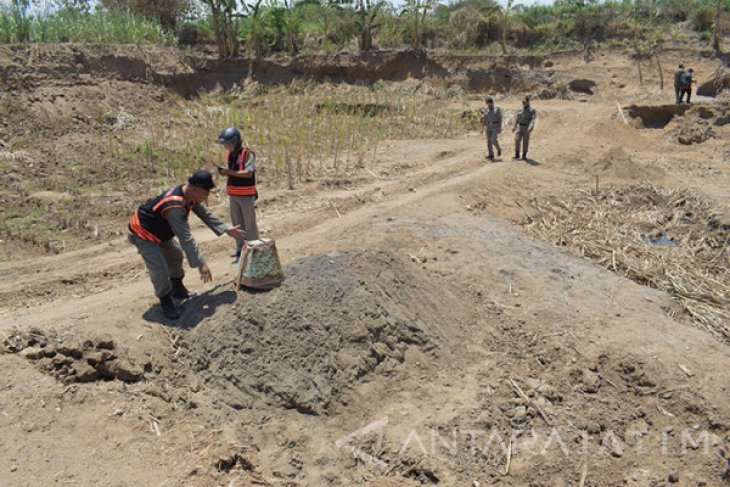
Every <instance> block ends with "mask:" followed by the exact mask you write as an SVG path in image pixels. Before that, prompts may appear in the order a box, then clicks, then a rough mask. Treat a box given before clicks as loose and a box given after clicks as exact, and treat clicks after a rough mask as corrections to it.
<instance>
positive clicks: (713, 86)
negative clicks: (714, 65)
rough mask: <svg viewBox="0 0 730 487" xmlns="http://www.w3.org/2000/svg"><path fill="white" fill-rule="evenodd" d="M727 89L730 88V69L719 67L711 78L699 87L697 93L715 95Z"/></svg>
mask: <svg viewBox="0 0 730 487" xmlns="http://www.w3.org/2000/svg"><path fill="white" fill-rule="evenodd" d="M727 89H730V71H728V70H726V69H723V68H718V69H717V71H715V74H714V75H713V76H712V77H711V78H710V79H709V80H707V81H706V82H705V83H702V84H701V85H700V86H698V87H697V94H698V95H700V96H712V97H715V96H718V95H720V94H721V93H722V92H723V91H725V90H727Z"/></svg>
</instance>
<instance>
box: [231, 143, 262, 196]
mask: <svg viewBox="0 0 730 487" xmlns="http://www.w3.org/2000/svg"><path fill="white" fill-rule="evenodd" d="M249 157H252V158H253V160H254V161H255V160H256V154H254V152H253V151H252V150H251V149H249V148H248V147H244V148H243V149H241V153H240V154H239V155H238V157H237V158H236V159H235V160H233V161H231V152H230V151H226V161H227V162H228V169H230V170H231V171H243V170H245V168H246V160H247V159H248V158H249ZM226 192H227V193H228V194H229V195H230V196H258V194H259V193H258V191H257V190H256V171H255V170H254V172H253V174H252V175H251V177H250V178H236V177H233V176H229V177H228V184H227V186H226Z"/></svg>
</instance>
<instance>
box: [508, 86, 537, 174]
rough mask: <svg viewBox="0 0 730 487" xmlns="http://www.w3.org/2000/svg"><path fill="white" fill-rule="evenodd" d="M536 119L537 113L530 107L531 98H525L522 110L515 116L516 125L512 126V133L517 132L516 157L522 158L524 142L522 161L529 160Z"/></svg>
mask: <svg viewBox="0 0 730 487" xmlns="http://www.w3.org/2000/svg"><path fill="white" fill-rule="evenodd" d="M535 118H537V113H535V109H534V108H532V107H531V106H530V97H529V96H525V98H523V99H522V109H521V110H519V111H518V112H517V115H516V116H515V123H514V125H513V126H512V132H515V131H516V133H515V157H514V159H519V158H520V142H522V160H523V161H526V160H527V150H528V149H529V148H530V134H531V133H532V130H533V129H534V128H535Z"/></svg>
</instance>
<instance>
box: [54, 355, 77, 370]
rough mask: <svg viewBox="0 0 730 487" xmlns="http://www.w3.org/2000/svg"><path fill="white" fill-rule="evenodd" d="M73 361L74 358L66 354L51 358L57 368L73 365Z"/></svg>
mask: <svg viewBox="0 0 730 487" xmlns="http://www.w3.org/2000/svg"><path fill="white" fill-rule="evenodd" d="M72 363H73V359H72V358H71V357H66V356H65V355H57V356H55V357H53V358H52V359H51V364H52V365H53V366H54V367H55V368H57V369H58V368H61V367H64V366H67V365H71V364H72Z"/></svg>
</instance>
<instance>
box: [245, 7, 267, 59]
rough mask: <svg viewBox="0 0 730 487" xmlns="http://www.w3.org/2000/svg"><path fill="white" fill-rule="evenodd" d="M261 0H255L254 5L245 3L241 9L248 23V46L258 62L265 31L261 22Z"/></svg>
mask: <svg viewBox="0 0 730 487" xmlns="http://www.w3.org/2000/svg"><path fill="white" fill-rule="evenodd" d="M262 2H263V0H256V3H245V2H243V7H244V9H245V11H246V16H247V17H248V20H249V22H250V24H249V32H248V45H249V49H250V50H251V51H252V52H253V55H254V57H255V58H256V59H257V60H258V59H261V56H263V53H264V39H265V34H266V32H265V30H266V27H265V25H264V20H263V13H264V12H263V9H262V8H261V3H262Z"/></svg>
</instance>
